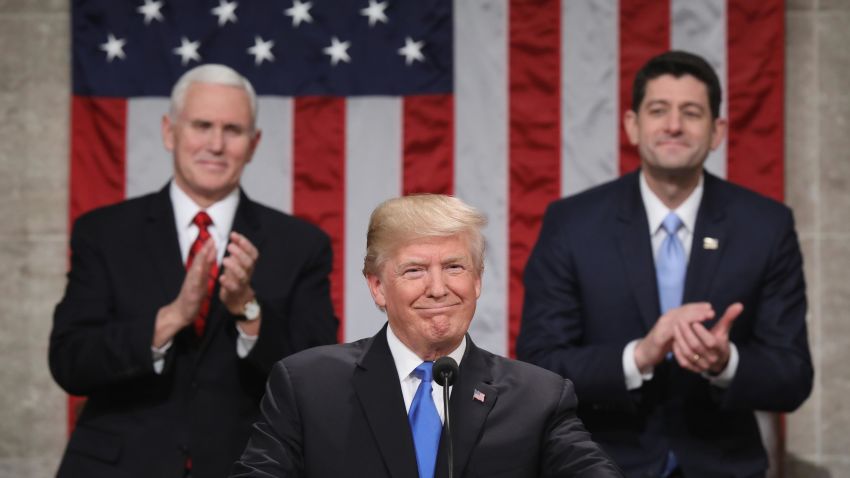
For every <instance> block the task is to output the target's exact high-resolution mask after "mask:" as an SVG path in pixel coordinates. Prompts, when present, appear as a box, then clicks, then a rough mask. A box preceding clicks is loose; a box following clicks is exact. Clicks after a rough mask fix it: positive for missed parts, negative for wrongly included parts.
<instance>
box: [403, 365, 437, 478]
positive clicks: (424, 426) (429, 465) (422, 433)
mask: <svg viewBox="0 0 850 478" xmlns="http://www.w3.org/2000/svg"><path fill="white" fill-rule="evenodd" d="M433 366H434V362H422V364H421V365H419V366H418V367H416V370H414V371H413V373H414V374H416V376H417V377H419V378H421V379H422V383H420V384H419V388H418V389H416V395H414V397H413V403H411V404H410V412H408V414H407V419H408V420H409V421H410V429H411V430H412V431H413V445H414V446H415V447H416V464H417V466H418V467H419V478H434V467H435V465H436V462H437V449H438V448H439V446H440V433H442V431H443V423H442V422H441V421H440V415H438V414H437V406H436V405H434V398H433V397H432V396H431V368H432V367H433Z"/></svg>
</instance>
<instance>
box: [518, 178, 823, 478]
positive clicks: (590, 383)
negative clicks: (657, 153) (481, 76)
mask: <svg viewBox="0 0 850 478" xmlns="http://www.w3.org/2000/svg"><path fill="white" fill-rule="evenodd" d="M693 237H694V239H693V246H692V249H691V254H690V260H689V264H688V270H687V277H686V280H685V291H684V301H683V303H688V302H697V301H708V302H710V303H711V304H712V305H713V307H714V310H715V312H716V314H717V318H719V317H720V316H721V315H722V314H723V311H724V310H725V309H726V307H727V306H729V305H730V304H732V303H734V302H736V301H740V302H742V303H743V304H744V311H743V313H742V314H741V315H740V316H739V317H738V319H737V320H736V321H735V322H734V325H733V326H732V329H731V334H730V339H731V341H732V342H734V343H735V345H736V346H737V348H738V351H739V352H740V364H739V366H738V369H737V373H736V375H735V378H734V380H733V381H732V383H731V385H730V386H729V387H728V388H727V389H720V388H717V387H714V386H712V385H710V384H709V382H708V380H706V379H705V378H703V377H702V376H700V375H697V374H694V373H691V372H688V371H685V370H683V369H681V368H680V367H679V366H678V365H677V364H675V361H672V362H666V363H663V364H662V365H660V366H658V367H656V368H655V374H654V377H653V379H652V380H651V381H649V382H645V383H644V385H643V386H642V387H641V388H640V389H639V390H637V391H634V392H631V393H630V392H628V391H627V390H626V386H625V379H624V375H623V365H622V355H623V349H624V347H625V346H626V344H627V343H628V342H629V341H631V340H634V339H637V338H640V337H643V336H645V335H646V334H647V332H648V331H649V330H650V328H652V326H653V325H654V323H655V321H656V319H657V317H658V316H659V315H660V313H659V304H658V291H657V285H656V280H655V266H654V262H653V255H652V246H651V243H650V236H649V226H648V223H647V219H646V212H645V210H644V207H643V202H642V200H641V196H640V190H639V183H638V175H637V173H632V174H628V175H626V176H624V177H622V178H620V179H617V180H615V181H612V182H610V183H607V184H604V185H602V186H599V187H597V188H594V189H592V190H589V191H587V192H584V193H581V194H578V195H576V196H574V197H571V198H567V199H562V200H559V201H556V202H554V203H553V204H552V205H551V206H550V207H549V209H548V210H547V212H546V216H545V218H544V220H543V227H542V230H541V232H540V238H539V240H538V242H537V245H536V246H535V248H534V251H533V252H532V254H531V257H530V259H529V261H528V265H527V267H526V270H525V291H526V296H525V304H524V309H523V322H522V329H521V332H520V336H519V339H518V341H517V354H518V356H519V357H520V358H521V359H523V360H527V361H529V362H532V363H535V364H538V365H541V366H543V367H545V368H548V369H550V370H553V371H555V372H558V373H560V374H561V375H563V376H565V377H569V378H570V379H571V380H573V381H574V382H575V385H576V393H577V394H578V396H579V398H580V399H581V405H582V406H581V407H580V409H579V417H581V418H582V420H583V421H584V422H585V425H586V426H587V428H588V429H589V430H590V432H591V433H592V435H593V438H594V440H596V441H598V442H599V443H600V444H602V445H603V447H604V448H605V450H606V451H607V452H608V453H609V454H610V455H611V456H612V457H613V458H614V459H615V460H616V461H617V462H618V464H619V465H620V466H621V467H622V468H623V469H624V471H625V472H626V474H627V475H628V476H645V475H644V474H645V473H657V470H658V468H659V467H660V466H661V464H662V462H663V460H664V457H665V454H666V450H668V449H669V448H671V447H672V449H673V450H674V451H675V453H676V455H677V457H678V459H679V462H680V463H681V465H682V467H683V468H684V471H685V472H686V474H687V476H699V477H704V476H705V477H707V476H751V475H753V474H759V473H763V472H764V470H765V469H766V467H767V461H766V456H765V452H764V449H763V447H762V444H761V441H760V436H759V431H758V429H757V426H756V422H755V419H754V417H753V410H773V411H790V410H793V409H795V408H797V407H798V406H799V405H800V404H801V403H802V402H803V401H804V400H805V399H806V397H807V396H808V395H809V392H810V391H811V387H812V375H813V372H812V364H811V358H810V355H809V348H808V343H807V337H806V320H805V314H806V297H805V283H804V281H803V271H802V258H801V255H800V247H799V244H798V242H797V236H796V233H795V232H794V224H793V219H792V215H791V211H790V210H789V209H788V208H787V207H785V206H783V205H781V204H779V203H777V202H775V201H772V200H769V199H767V198H764V197H762V196H759V195H757V194H755V193H753V192H750V191H747V190H745V189H743V188H740V187H738V186H735V185H732V184H730V183H728V182H725V181H722V180H720V179H718V178H716V177H714V176H712V175H710V174H706V175H705V182H704V193H703V198H702V202H701V204H700V206H699V212H698V215H697V221H696V226H695V231H694V236H693ZM707 237H708V238H714V239H716V240H717V241H718V246H719V247H718V248H717V249H711V248H706V247H704V245H703V239H704V238H707ZM715 320H716V319H715ZM707 325H708V326H711V325H713V321H712V322H711V323H709V324H707ZM656 476H657V474H656Z"/></svg>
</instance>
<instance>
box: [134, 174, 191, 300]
mask: <svg viewBox="0 0 850 478" xmlns="http://www.w3.org/2000/svg"><path fill="white" fill-rule="evenodd" d="M143 234H144V239H145V244H146V245H147V247H148V251H149V257H151V258H152V260H153V263H154V266H155V267H156V272H157V277H158V279H159V283H160V284H161V285H162V293H163V297H164V300H165V303H169V302H171V301H172V300H174V298H175V297H177V294H178V293H179V291H180V287H181V285H182V283H183V277H185V275H186V269H185V267H184V266H183V261H182V259H181V257H180V244H179V241H178V240H177V228H176V227H175V225H174V210H173V208H172V207H171V199H170V198H169V197H168V186H167V185H166V186H165V187H164V188H163V189H162V190H160V191H159V192H158V193H157V194H155V195H153V196H152V197H151V200H150V201H149V203H148V210H147V217H146V227H145V229H144V232H143Z"/></svg>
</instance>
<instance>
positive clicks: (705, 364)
mask: <svg viewBox="0 0 850 478" xmlns="http://www.w3.org/2000/svg"><path fill="white" fill-rule="evenodd" d="M743 310H744V306H743V305H742V304H741V303H740V302H736V303H734V304H732V305H730V306H729V307H727V308H726V311H725V312H724V313H723V316H722V317H721V318H720V320H718V321H717V323H716V324H714V326H713V327H712V328H711V329H707V328H706V327H705V325H703V324H702V323H701V322H692V323H678V324H677V325H676V327H675V330H674V341H673V354H674V355H675V357H676V361H677V362H678V363H679V365H680V366H681V367H682V368H684V369H687V370H690V371H692V372H695V373H709V374H713V375H717V374H719V373H721V372H722V371H723V370H724V369H725V368H726V365H727V364H728V363H729V356H730V353H731V351H730V347H729V329H731V328H732V323H733V322H734V321H735V319H737V318H738V316H739V315H741V312H742V311H743Z"/></svg>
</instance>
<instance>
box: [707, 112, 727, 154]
mask: <svg viewBox="0 0 850 478" xmlns="http://www.w3.org/2000/svg"><path fill="white" fill-rule="evenodd" d="M728 126H729V122H728V121H726V119H725V118H717V119H716V120H714V130H713V131H712V132H711V150H712V151H714V150H715V149H717V147H718V146H720V143H722V142H723V139H724V138H726V131H727V130H728V129H729V128H728Z"/></svg>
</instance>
